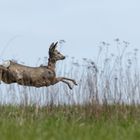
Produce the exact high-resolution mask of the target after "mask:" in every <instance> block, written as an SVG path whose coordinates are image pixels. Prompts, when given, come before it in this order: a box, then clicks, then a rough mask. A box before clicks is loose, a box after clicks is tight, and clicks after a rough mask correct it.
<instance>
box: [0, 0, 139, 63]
mask: <svg viewBox="0 0 140 140" xmlns="http://www.w3.org/2000/svg"><path fill="white" fill-rule="evenodd" d="M117 37H119V38H120V39H121V40H126V41H129V42H130V43H131V45H132V46H133V47H134V48H139V46H140V39H139V37H140V1H139V0H4V1H3V0H0V52H2V50H3V49H4V47H5V46H7V45H8V47H7V48H6V50H5V52H4V53H3V55H2V56H1V57H2V59H10V58H13V57H15V58H16V59H20V60H21V61H25V62H26V63H27V64H31V63H33V64H34V63H35V62H36V61H37V59H38V58H39V57H44V56H47V55H48V47H49V45H50V43H51V42H52V41H57V40H60V39H64V40H66V44H65V45H64V46H63V48H61V50H62V51H63V52H64V54H66V55H69V56H75V57H78V58H82V57H88V58H93V56H94V55H95V53H96V47H97V46H98V43H99V42H100V41H107V42H109V43H110V42H112V40H113V39H114V38H117ZM12 38H14V39H13V40H12V41H10V40H11V39H12Z"/></svg>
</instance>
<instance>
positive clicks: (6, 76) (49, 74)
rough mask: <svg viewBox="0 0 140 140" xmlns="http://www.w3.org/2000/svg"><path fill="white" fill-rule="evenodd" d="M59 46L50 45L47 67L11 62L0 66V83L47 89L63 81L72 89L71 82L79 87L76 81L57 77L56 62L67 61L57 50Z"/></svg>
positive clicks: (55, 44)
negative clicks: (44, 87)
mask: <svg viewBox="0 0 140 140" xmlns="http://www.w3.org/2000/svg"><path fill="white" fill-rule="evenodd" d="M57 44H58V42H56V43H52V44H51V45H50V48H49V59H48V65H47V66H40V67H29V66H25V65H22V64H18V63H16V62H13V61H11V60H9V61H7V62H5V63H4V64H3V65H0V81H3V82H5V83H7V84H11V83H18V84H20V85H24V86H34V87H43V86H46V87H47V86H50V85H54V84H56V83H58V82H60V81H61V82H63V83H65V84H67V85H68V87H69V88H70V89H72V86H71V83H70V82H72V83H73V84H74V85H77V83H76V81H75V80H73V79H70V78H66V77H56V72H55V67H56V62H57V61H58V60H63V59H65V56H63V55H62V54H61V53H60V52H58V51H57V50H56V47H57ZM69 81H70V82H69Z"/></svg>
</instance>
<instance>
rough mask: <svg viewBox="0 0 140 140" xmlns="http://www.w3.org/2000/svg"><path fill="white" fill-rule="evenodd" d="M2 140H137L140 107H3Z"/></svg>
mask: <svg viewBox="0 0 140 140" xmlns="http://www.w3.org/2000/svg"><path fill="white" fill-rule="evenodd" d="M0 112H1V113H0V140H94V139H95V140H97V139H98V140H102V139H104V140H125V139H126V140H137V139H139V138H140V107H134V106H123V105H122V106H120V105H112V106H97V105H86V106H83V107H82V106H58V107H51V106H48V107H43V108H38V107H22V106H21V107H13V106H1V107H0Z"/></svg>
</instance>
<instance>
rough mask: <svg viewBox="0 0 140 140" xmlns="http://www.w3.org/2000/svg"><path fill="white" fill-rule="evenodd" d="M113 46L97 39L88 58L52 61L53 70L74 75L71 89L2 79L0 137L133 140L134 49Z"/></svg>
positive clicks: (136, 108)
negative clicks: (94, 53)
mask: <svg viewBox="0 0 140 140" xmlns="http://www.w3.org/2000/svg"><path fill="white" fill-rule="evenodd" d="M114 46H115V47H116V54H113V53H110V52H109V47H110V44H108V43H106V42H101V43H100V44H99V47H98V48H99V51H98V54H97V56H96V57H95V58H94V60H89V59H87V58H83V59H82V60H81V61H78V60H77V59H76V58H74V57H72V58H69V57H67V61H64V62H63V61H62V62H60V64H58V65H57V75H63V76H67V77H71V78H74V79H76V81H77V83H78V86H77V87H73V90H69V89H68V87H67V86H66V85H64V84H62V83H59V84H57V85H54V86H50V87H48V88H39V89H37V88H32V87H24V86H19V85H17V84H11V85H6V84H4V83H2V84H1V88H0V95H1V96H0V140H9V139H10V140H16V139H17V140H22V139H24V140H46V139H47V140H59V139H60V140H65V139H67V140H94V139H99V140H100V139H101V140H102V139H104V140H112V139H113V140H125V139H127V140H135V139H136V140H137V139H139V137H140V105H139V103H140V75H139V66H138V56H137V55H138V50H137V49H134V50H129V43H128V42H126V41H120V40H119V39H115V41H114ZM111 47H112V46H111ZM39 61H40V60H39ZM42 62H44V64H45V63H46V62H47V58H46V57H45V58H44V60H41V63H42ZM38 63H39V62H38Z"/></svg>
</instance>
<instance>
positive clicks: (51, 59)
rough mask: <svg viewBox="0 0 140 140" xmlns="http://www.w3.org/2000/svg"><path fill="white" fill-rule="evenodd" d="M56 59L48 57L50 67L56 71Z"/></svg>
mask: <svg viewBox="0 0 140 140" xmlns="http://www.w3.org/2000/svg"><path fill="white" fill-rule="evenodd" d="M55 66H56V60H55V59H53V58H49V59H48V68H49V69H51V70H53V71H55Z"/></svg>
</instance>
